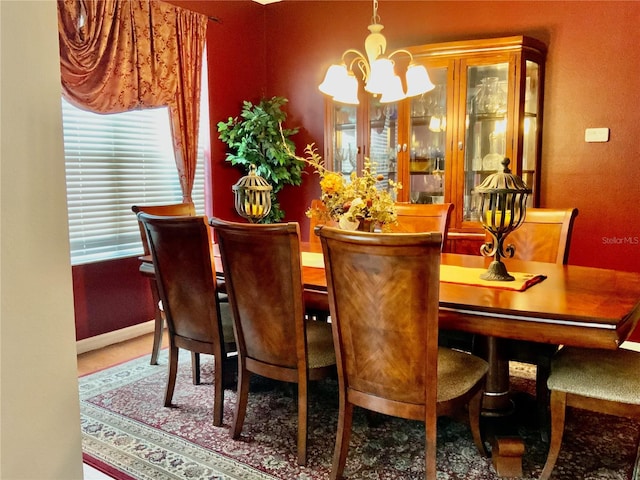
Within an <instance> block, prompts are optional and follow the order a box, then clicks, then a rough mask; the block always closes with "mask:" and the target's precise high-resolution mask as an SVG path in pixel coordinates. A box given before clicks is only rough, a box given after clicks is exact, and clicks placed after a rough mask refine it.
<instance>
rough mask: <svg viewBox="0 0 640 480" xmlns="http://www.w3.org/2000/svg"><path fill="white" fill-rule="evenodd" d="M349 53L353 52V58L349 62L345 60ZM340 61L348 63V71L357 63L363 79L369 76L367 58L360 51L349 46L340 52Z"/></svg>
mask: <svg viewBox="0 0 640 480" xmlns="http://www.w3.org/2000/svg"><path fill="white" fill-rule="evenodd" d="M349 54H353V55H354V58H353V59H351V61H350V62H347V57H348V56H349ZM342 61H343V62H344V63H345V65H348V69H349V71H350V72H353V66H354V65H357V66H358V68H359V69H360V72H361V73H362V75H363V77H364V79H365V81H366V79H367V78H369V73H370V71H371V69H370V67H369V63H368V62H367V59H366V58H365V56H364V55H363V54H362V52H360V51H358V50H356V49H354V48H350V49H349V50H346V51H345V52H344V53H343V54H342Z"/></svg>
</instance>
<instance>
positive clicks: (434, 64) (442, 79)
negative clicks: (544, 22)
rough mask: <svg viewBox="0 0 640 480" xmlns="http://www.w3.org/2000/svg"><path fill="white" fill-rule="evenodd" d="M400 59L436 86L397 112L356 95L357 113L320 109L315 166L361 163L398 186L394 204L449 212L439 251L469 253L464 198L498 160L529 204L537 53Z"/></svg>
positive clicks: (435, 48)
mask: <svg viewBox="0 0 640 480" xmlns="http://www.w3.org/2000/svg"><path fill="white" fill-rule="evenodd" d="M407 50H408V51H410V52H411V54H412V55H413V58H414V61H415V62H418V63H421V64H423V65H425V66H426V67H427V70H428V72H429V76H430V77H431V81H432V83H433V84H434V85H435V86H436V87H435V88H434V89H433V90H431V91H430V92H427V93H425V94H424V95H421V96H418V97H413V98H410V99H407V100H403V101H401V102H398V103H397V104H380V103H379V102H377V99H376V98H374V97H372V96H370V95H368V96H367V95H364V94H363V95H362V96H361V100H360V102H361V103H360V105H357V106H356V105H344V104H339V103H334V102H331V101H327V115H326V124H325V147H326V149H325V157H326V158H327V159H328V165H329V167H330V168H333V169H334V170H340V171H342V172H344V173H345V174H348V173H350V172H351V171H352V170H353V169H357V171H358V172H359V171H360V170H361V168H362V165H363V162H364V157H369V158H371V160H372V161H373V162H375V163H376V165H377V167H378V172H379V173H382V174H384V175H385V177H387V176H388V177H389V178H392V179H394V180H397V181H400V182H401V183H402V186H403V188H402V190H400V192H399V194H398V201H402V202H412V203H442V202H449V203H453V204H454V206H455V207H454V210H453V212H452V218H451V224H450V233H451V235H449V238H450V245H449V246H448V249H449V250H450V251H461V252H465V253H477V252H478V248H479V245H480V243H482V240H483V238H484V235H483V230H482V227H481V225H480V219H479V217H478V212H477V204H476V201H477V199H476V197H475V194H474V189H475V187H476V186H478V185H479V184H480V183H481V182H482V181H483V180H484V179H485V178H486V177H487V176H488V175H490V174H492V173H494V172H496V171H497V170H498V169H501V168H502V165H501V162H502V160H503V159H504V157H508V158H509V159H510V160H511V163H510V168H511V170H512V171H513V172H514V173H515V174H517V175H519V176H521V177H522V179H523V180H524V181H525V182H526V184H527V185H528V186H529V187H530V188H531V189H532V190H533V193H532V195H530V197H529V206H537V204H538V198H539V185H538V183H539V178H540V168H539V166H540V146H541V127H542V105H543V85H544V62H545V57H546V47H545V46H544V44H543V43H541V42H539V41H537V40H535V39H532V38H529V37H524V36H514V37H504V38H494V39H486V40H469V41H458V42H447V43H438V44H429V45H420V46H414V47H408V48H407ZM363 93H364V92H363ZM456 241H458V242H459V244H460V245H465V247H464V248H457V247H456V245H455V242H456ZM469 242H471V243H469ZM469 245H471V248H470V250H471V251H469V252H467V251H466V250H469Z"/></svg>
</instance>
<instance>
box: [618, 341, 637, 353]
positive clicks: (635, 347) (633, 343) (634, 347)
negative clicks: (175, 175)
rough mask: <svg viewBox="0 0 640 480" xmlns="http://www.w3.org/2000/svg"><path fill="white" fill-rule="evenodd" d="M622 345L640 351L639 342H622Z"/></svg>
mask: <svg viewBox="0 0 640 480" xmlns="http://www.w3.org/2000/svg"><path fill="white" fill-rule="evenodd" d="M620 347H621V348H626V349H628V350H635V351H636V352H640V343H638V342H622V345H620Z"/></svg>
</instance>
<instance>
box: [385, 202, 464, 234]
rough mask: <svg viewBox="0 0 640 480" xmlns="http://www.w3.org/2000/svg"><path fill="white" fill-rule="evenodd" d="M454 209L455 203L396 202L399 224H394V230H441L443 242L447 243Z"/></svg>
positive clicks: (414, 231) (406, 231)
mask: <svg viewBox="0 0 640 480" xmlns="http://www.w3.org/2000/svg"><path fill="white" fill-rule="evenodd" d="M452 210H453V203H432V204H419V203H396V211H397V212H398V225H394V226H392V231H394V232H404V233H418V232H440V233H441V234H442V241H443V244H445V243H446V241H447V232H448V230H449V221H450V218H451V212H452Z"/></svg>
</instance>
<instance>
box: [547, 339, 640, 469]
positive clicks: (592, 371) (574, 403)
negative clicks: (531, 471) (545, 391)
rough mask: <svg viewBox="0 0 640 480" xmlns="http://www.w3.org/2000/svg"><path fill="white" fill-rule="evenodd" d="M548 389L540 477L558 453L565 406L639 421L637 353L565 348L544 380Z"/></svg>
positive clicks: (639, 362) (639, 395)
mask: <svg viewBox="0 0 640 480" xmlns="http://www.w3.org/2000/svg"><path fill="white" fill-rule="evenodd" d="M547 385H548V387H549V390H550V391H551V444H550V447H549V454H548V456H547V462H546V464H545V466H544V469H543V471H542V474H541V475H540V479H541V480H547V479H548V478H549V477H550V475H551V472H552V471H553V467H554V466H555V464H556V461H557V459H558V455H559V453H560V446H561V443H562V436H563V433H564V424H565V410H566V407H568V406H571V407H576V408H581V409H587V410H591V411H594V412H599V413H605V414H609V415H617V416H622V417H629V418H635V419H639V420H640V353H639V352H634V351H631V350H625V349H622V348H620V349H618V350H598V349H588V348H571V347H565V348H562V349H560V351H559V352H558V353H557V354H556V355H555V356H554V358H553V360H552V362H551V374H550V375H549V379H548V382H547Z"/></svg>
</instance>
